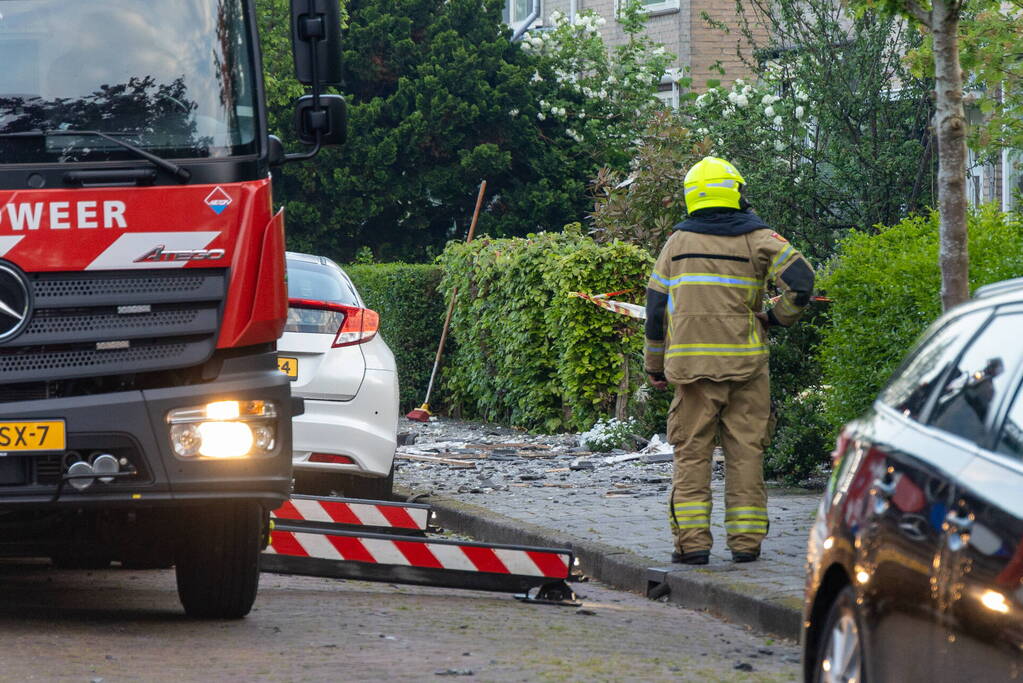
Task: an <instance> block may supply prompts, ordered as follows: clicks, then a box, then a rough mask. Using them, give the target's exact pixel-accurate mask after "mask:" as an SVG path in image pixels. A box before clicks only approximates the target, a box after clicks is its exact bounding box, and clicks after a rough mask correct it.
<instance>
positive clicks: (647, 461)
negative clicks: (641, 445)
mask: <svg viewBox="0 0 1023 683" xmlns="http://www.w3.org/2000/svg"><path fill="white" fill-rule="evenodd" d="M674 458H675V456H674V454H672V453H650V454H648V455H644V456H642V457H641V458H640V459H639V461H640V462H641V463H643V464H644V465H654V464H656V463H659V462H671V461H672V460H673V459H674Z"/></svg>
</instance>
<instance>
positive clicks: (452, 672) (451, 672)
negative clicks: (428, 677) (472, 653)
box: [433, 669, 475, 676]
mask: <svg viewBox="0 0 1023 683" xmlns="http://www.w3.org/2000/svg"><path fill="white" fill-rule="evenodd" d="M433 674H434V675H435V676H473V675H475V674H473V672H472V669H440V670H439V671H434V672H433Z"/></svg>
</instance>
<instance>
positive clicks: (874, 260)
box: [820, 207, 1023, 433]
mask: <svg viewBox="0 0 1023 683" xmlns="http://www.w3.org/2000/svg"><path fill="white" fill-rule="evenodd" d="M969 235H970V244H969V250H970V288H971V291H972V290H973V289H975V288H977V287H979V286H981V285H985V284H988V283H991V282H997V281H998V280H1004V279H1006V278H1011V277H1019V276H1021V275H1023V220H1021V218H1020V216H1019V215H1016V214H1003V213H1001V212H1000V211H998V210H996V209H995V208H993V207H985V208H983V209H981V210H979V211H976V212H973V213H971V215H970V217H969ZM820 286H821V287H822V288H823V289H825V290H826V292H827V294H828V296H830V297H832V298H833V299H834V300H835V301H834V303H833V304H831V308H830V318H831V324H830V326H828V327H827V328H826V329H825V330H824V333H823V340H822V343H821V347H820V360H821V365H822V368H823V372H824V383H825V385H828V386H829V387H830V388H829V389H828V390H827V391H826V392H825V393H824V400H823V405H824V416H825V419H826V420H827V425H828V426H829V427H830V429H831V431H832V433H834V432H836V431H837V430H838V429H839V428H840V427H841V425H842V424H843V423H845V422H846V421H848V420H850V419H852V418H854V417H856V416H857V415H859V414H860V413H862V412H863V411H864V410H866V408H867V407H868V406H870V404H871V403H872V402H873V400H874V398H875V397H876V396H877V393H878V391H879V390H880V388H881V387H882V385H883V384H884V383H885V381H886V380H887V378H888V376H889V375H890V374H891V373H892V371H893V370H894V369H895V367H896V366H897V365H898V363H899V361H900V360H901V359H902V358H903V356H905V355H906V352H907V350H908V349H909V348H910V347H911V346H912V345H913V343H914V341H915V340H916V338H917V337H918V336H919V335H920V333H921V332H922V331H923V329H924V328H925V327H926V326H927V325H928V324H929V323H930V322H931V321H932V320H934V319H935V318H936V317H938V315H940V313H941V300H940V291H941V274H940V270H939V267H938V216H937V214H936V213H931V214H929V215H925V216H912V217H910V218H907V219H905V220H903V221H902V222H901V223H898V224H897V225H894V226H891V227H889V228H881V231H880V233H878V234H868V233H864V232H856V233H853V234H851V235H850V236H849V237H848V238H846V239H845V240H844V241H843V242H842V243H841V245H840V248H839V257H838V260H837V267H835V268H834V270H833V271H832V272H831V273H829V274H828V275H827V276H826V277H824V278H822V280H821V282H820Z"/></svg>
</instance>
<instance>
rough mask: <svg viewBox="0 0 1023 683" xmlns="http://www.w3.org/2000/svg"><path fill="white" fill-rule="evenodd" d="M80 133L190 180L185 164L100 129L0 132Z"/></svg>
mask: <svg viewBox="0 0 1023 683" xmlns="http://www.w3.org/2000/svg"><path fill="white" fill-rule="evenodd" d="M78 135H95V136H96V137H99V138H103V139H104V140H109V141H110V142H112V143H114V144H115V145H119V146H121V147H123V148H125V149H126V150H128V151H129V152H132V153H133V154H135V155H136V156H139V157H142V158H143V159H145V160H146V161H148V162H150V163H152V164H154V165H155V166H157V167H158V168H162V169H163V170H165V171H167V172H168V173H170V174H171V175H173V176H174V177H175V178H177V179H178V180H180V181H181V182H183V183H184V182H188V179H189V178H191V177H192V172H191V171H189V170H188V169H187V168H185V167H184V166H179V165H178V164H175V163H174V162H173V161H168V160H167V159H163V158H161V157H158V156H156V155H155V154H153V153H152V152H147V151H146V150H144V149H142V148H141V147H136V146H135V145H133V144H131V143H130V142H125V141H124V140H118V139H117V138H115V137H114V136H112V135H108V134H106V133H102V132H100V131H98V130H75V129H74V128H61V129H59V130H52V129H51V130H41V129H36V130H26V131H21V132H19V133H0V138H38V137H44V138H48V137H50V136H54V137H56V136H68V137H74V136H78Z"/></svg>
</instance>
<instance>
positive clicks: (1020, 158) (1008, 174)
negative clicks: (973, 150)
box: [1002, 149, 1023, 211]
mask: <svg viewBox="0 0 1023 683" xmlns="http://www.w3.org/2000/svg"><path fill="white" fill-rule="evenodd" d="M1021 203H1023V153H1021V152H1020V151H1018V150H1009V149H1007V150H1004V151H1002V210H1003V211H1012V210H1013V209H1018V208H1020V205H1021Z"/></svg>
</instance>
